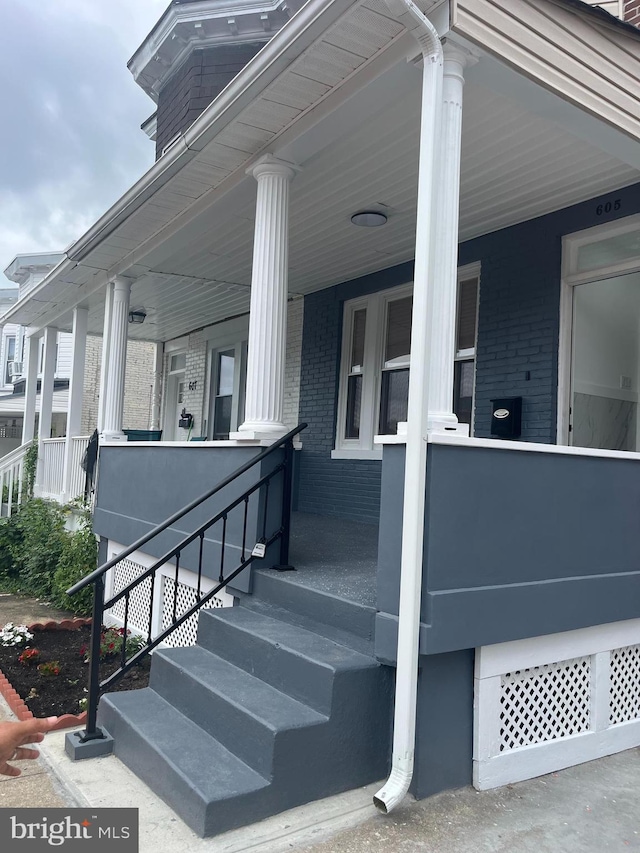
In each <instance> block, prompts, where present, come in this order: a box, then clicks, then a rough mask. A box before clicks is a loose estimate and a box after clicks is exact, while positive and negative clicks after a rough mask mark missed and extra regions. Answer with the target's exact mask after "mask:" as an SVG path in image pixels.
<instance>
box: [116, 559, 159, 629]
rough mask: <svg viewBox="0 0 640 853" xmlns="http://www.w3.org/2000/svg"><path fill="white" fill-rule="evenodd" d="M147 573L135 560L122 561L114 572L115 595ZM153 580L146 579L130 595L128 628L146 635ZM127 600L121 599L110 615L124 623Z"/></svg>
mask: <svg viewBox="0 0 640 853" xmlns="http://www.w3.org/2000/svg"><path fill="white" fill-rule="evenodd" d="M144 571H145V567H144V566H143V565H141V564H140V563H136V562H134V561H133V560H120V562H119V563H118V564H117V565H116V566H115V568H114V570H113V572H114V574H113V593H112V594H113V595H116V593H118V592H120V590H121V589H124V588H125V587H126V586H127V585H128V584H130V583H131V582H132V581H134V580H135V579H136V578H137V577H139V576H140V575H141V574H142V573H143V572H144ZM151 595H152V592H151V578H146V579H145V580H143V581H142V582H141V583H140V584H139V585H138V586H136V587H135V588H134V589H133V590H132V591H131V593H130V595H129V611H128V613H127V628H128V629H129V630H134V631H136V630H137V631H139V632H140V633H141V634H144V635H146V634H147V633H148V631H149V614H150V612H151ZM124 611H125V599H124V598H121V599H120V600H119V601H117V602H116V603H115V605H114V606H113V607H112V608H111V610H109V614H110V615H111V616H112V617H114V618H115V619H118V620H119V621H120V622H122V623H124V615H125V614H124Z"/></svg>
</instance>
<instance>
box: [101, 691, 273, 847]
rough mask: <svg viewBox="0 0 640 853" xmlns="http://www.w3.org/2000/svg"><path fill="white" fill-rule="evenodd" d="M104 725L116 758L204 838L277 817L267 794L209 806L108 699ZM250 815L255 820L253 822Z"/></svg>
mask: <svg viewBox="0 0 640 853" xmlns="http://www.w3.org/2000/svg"><path fill="white" fill-rule="evenodd" d="M100 724H101V725H102V726H104V728H105V729H106V730H107V731H108V732H109V734H112V733H113V735H112V736H113V737H114V739H115V754H116V756H117V757H118V758H119V759H120V760H121V761H122V762H123V763H124V764H126V765H127V767H129V769H130V770H131V771H133V773H135V774H136V776H138V777H139V778H140V779H142V781H143V782H145V783H146V784H147V785H148V786H149V787H150V788H151V790H152V791H153V792H154V793H155V794H157V795H158V796H159V797H160V798H161V799H163V800H164V801H165V803H167V805H169V806H170V807H171V808H172V809H173V810H174V811H175V812H176V813H177V814H178V816H179V817H180V818H182V820H183V821H184V822H185V823H186V824H187V826H189V827H190V828H191V829H192V830H193V831H194V832H195V833H196V834H197V835H199V836H200V837H201V838H202V837H206V836H210V835H219V834H220V833H222V832H227V831H228V830H230V829H235V828H236V827H238V826H244V825H245V824H246V823H248V822H253V821H254V820H260V819H261V818H263V817H267V816H268V815H269V814H272V813H273V807H272V805H271V803H270V797H265V796H264V790H261V791H255V792H252V793H250V794H243V795H240V796H237V797H234V798H233V799H230V800H224V801H219V802H214V803H207V802H205V801H204V800H203V799H202V797H201V796H200V795H199V794H198V792H197V791H196V790H194V788H193V787H192V786H191V785H190V784H189V780H188V779H185V777H184V776H183V775H182V774H181V773H179V772H177V771H176V770H175V769H174V768H173V766H172V765H171V764H170V763H169V762H167V761H166V759H165V758H164V756H163V755H162V752H160V751H159V750H158V749H157V748H156V747H155V746H154V745H153V744H152V743H150V742H149V741H148V740H147V739H146V738H145V737H143V736H142V734H141V733H140V732H139V731H138V730H137V729H136V728H135V727H134V726H132V725H130V724H129V723H128V722H127V720H126V719H124V718H123V717H122V715H121V714H120V713H119V712H118V711H117V709H114V708H113V707H111V706H110V705H109V703H108V697H104V698H103V699H102V700H101V703H100ZM213 770H214V769H213V768H212V772H213ZM267 790H268V789H267ZM247 815H250V816H251V817H250V819H249V820H247Z"/></svg>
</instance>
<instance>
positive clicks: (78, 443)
mask: <svg viewBox="0 0 640 853" xmlns="http://www.w3.org/2000/svg"><path fill="white" fill-rule="evenodd" d="M88 444H89V436H88V435H76V436H74V437H73V438H72V439H71V477H70V479H69V494H68V495H67V500H73V498H77V497H79V496H80V495H83V494H84V487H85V482H86V477H87V474H86V472H85V471H84V469H83V468H82V466H81V465H80V463H81V462H82V457H83V456H84V452H85V450H86V449H87V445H88Z"/></svg>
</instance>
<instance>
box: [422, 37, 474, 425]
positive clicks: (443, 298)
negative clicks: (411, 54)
mask: <svg viewBox="0 0 640 853" xmlns="http://www.w3.org/2000/svg"><path fill="white" fill-rule="evenodd" d="M466 61H467V55H466V54H465V53H463V52H462V51H461V50H460V49H459V48H456V47H455V46H453V45H451V44H448V43H445V45H444V67H443V81H442V112H441V123H440V139H439V145H438V170H437V173H436V185H435V188H434V190H435V193H434V200H435V204H436V206H437V207H436V214H435V229H436V231H435V234H436V239H435V244H434V249H433V251H434V254H433V287H432V304H431V312H432V315H431V316H432V331H431V346H430V352H429V403H428V407H429V414H428V420H427V426H428V429H429V430H430V431H435V432H442V431H447V432H449V431H451V430H456V431H457V432H464V433H465V434H466V433H468V427H467V426H466V425H460V426H459V425H458V418H457V417H456V415H455V414H454V413H453V369H454V360H455V353H456V309H457V294H458V217H459V209H460V148H461V141H462V89H463V86H464V76H463V71H464V67H465V64H466Z"/></svg>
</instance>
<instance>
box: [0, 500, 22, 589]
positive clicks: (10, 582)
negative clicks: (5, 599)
mask: <svg viewBox="0 0 640 853" xmlns="http://www.w3.org/2000/svg"><path fill="white" fill-rule="evenodd" d="M17 519H18V516H17V514H15V515H12V516H11V518H2V519H0V588H1V589H3V590H5V591H6V592H13V591H14V590H15V589H16V588H17V587H18V586H19V577H20V572H19V569H18V567H17V566H16V564H15V563H16V561H15V558H14V553H15V551H16V550H17V548H18V547H19V545H20V543H21V541H22V533H21V531H20V530H19V529H18V523H17Z"/></svg>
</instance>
